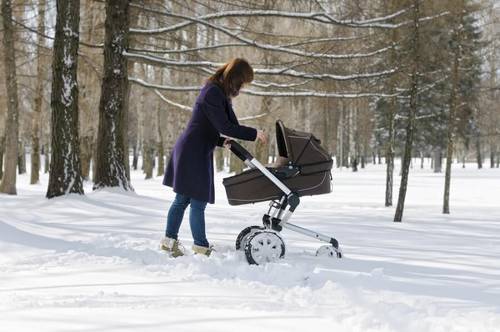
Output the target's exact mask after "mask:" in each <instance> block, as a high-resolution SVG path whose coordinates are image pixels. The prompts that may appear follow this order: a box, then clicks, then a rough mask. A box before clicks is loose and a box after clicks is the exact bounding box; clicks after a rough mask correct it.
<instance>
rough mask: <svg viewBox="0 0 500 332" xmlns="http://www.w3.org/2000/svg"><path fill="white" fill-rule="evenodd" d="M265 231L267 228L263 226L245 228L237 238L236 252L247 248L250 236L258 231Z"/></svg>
mask: <svg viewBox="0 0 500 332" xmlns="http://www.w3.org/2000/svg"><path fill="white" fill-rule="evenodd" d="M263 229H265V228H264V227H262V226H249V227H247V228H244V229H243V230H242V231H241V232H240V234H238V237H237V238H236V250H243V249H244V248H245V245H246V243H245V242H246V240H247V239H248V236H249V235H250V234H252V233H255V232H256V231H260V230H263Z"/></svg>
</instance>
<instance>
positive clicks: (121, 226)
mask: <svg viewBox="0 0 500 332" xmlns="http://www.w3.org/2000/svg"><path fill="white" fill-rule="evenodd" d="M453 173H454V176H453V180H452V192H451V210H452V214H451V215H443V214H441V204H442V192H443V189H442V188H443V182H444V181H443V175H442V174H434V173H432V172H431V171H430V170H428V169H427V170H420V169H414V170H413V171H412V173H411V177H410V184H409V190H408V195H407V199H406V210H405V214H404V222H403V223H394V222H392V218H393V215H394V208H385V207H383V198H384V175H385V170H384V167H383V165H376V166H374V165H369V166H368V168H367V169H365V170H361V171H360V172H358V173H352V172H350V171H349V170H345V169H344V170H343V171H338V170H335V171H334V173H333V176H334V180H333V183H334V192H333V193H332V194H329V195H324V196H316V197H306V198H303V199H302V202H301V205H300V206H299V208H298V209H297V211H296V213H295V215H294V216H293V218H292V220H291V221H293V222H294V223H296V224H297V225H300V226H304V227H307V228H311V229H314V230H317V231H319V232H322V233H325V234H329V235H333V236H335V237H336V238H337V239H338V240H339V241H340V243H341V246H342V249H343V252H344V255H345V257H344V258H343V259H341V260H337V259H330V258H326V257H322V258H318V257H315V255H314V253H315V251H316V249H317V248H318V247H319V246H320V245H321V244H320V243H319V242H315V241H314V240H312V239H309V238H306V237H303V236H302V235H300V234H295V233H291V232H289V231H286V230H285V231H283V237H284V239H285V242H286V244H287V254H286V258H285V259H283V260H282V261H281V262H280V263H275V264H267V265H265V266H249V265H248V264H247V262H246V260H245V259H244V257H243V254H242V253H241V252H236V251H235V250H234V240H235V238H236V235H237V234H238V233H239V231H240V230H241V229H243V228H244V227H246V226H249V225H253V224H259V223H260V219H261V216H262V214H263V213H264V211H265V210H266V208H267V204H266V203H262V204H256V205H248V206H238V207H232V206H229V205H228V204H227V201H226V198H225V193H224V189H223V187H222V185H221V181H222V177H223V176H224V175H225V174H218V175H217V183H218V187H217V188H216V190H217V201H216V204H215V205H209V206H208V208H207V211H206V214H207V232H208V238H209V240H210V241H211V243H213V244H214V245H215V246H216V248H217V252H216V253H215V254H213V255H212V257H210V258H206V257H201V256H193V255H190V256H185V257H181V258H177V259H173V258H169V257H167V256H166V255H165V254H164V253H162V252H160V251H159V250H158V242H159V239H160V237H161V236H162V234H163V231H164V224H165V216H166V213H167V209H168V207H169V203H170V201H171V200H172V198H173V194H172V192H171V190H169V188H166V187H163V186H162V185H161V178H155V179H154V180H148V181H146V180H143V179H142V178H143V176H142V174H140V173H139V172H134V173H133V175H132V176H133V185H134V187H135V189H136V192H135V193H123V192H117V191H99V192H92V191H91V188H90V184H87V185H86V193H87V194H86V195H85V196H76V195H71V196H70V197H65V198H57V199H52V200H47V199H45V198H44V194H45V190H46V184H47V180H48V179H47V177H46V176H43V177H42V183H41V184H40V185H36V186H30V185H29V184H28V183H29V177H28V176H27V175H23V176H21V177H20V178H19V179H18V196H6V195H1V196H0V330H1V331H12V332H14V331H16V332H17V331H37V332H39V331H51V332H55V331H132V330H134V331H161V330H162V331H205V332H206V331H218V332H219V331H239V332H243V331H252V332H255V331H289V332H290V331H301V332H303V331H363V332H366V331H416V332H423V331H443V332H445V331H446V332H448V331H474V332H476V331H480V332H486V331H500V203H499V202H500V198H499V197H500V170H499V169H493V170H492V169H482V170H477V169H476V168H475V167H474V165H472V164H471V165H468V167H467V168H466V169H462V168H461V167H460V166H458V165H456V166H455V168H454V169H453ZM226 175H227V174H226ZM395 182H396V184H399V179H398V178H397V177H396V181H395ZM396 189H397V188H396ZM395 197H397V190H395ZM186 217H187V216H186ZM180 238H181V240H183V242H184V244H185V246H186V247H187V248H188V249H189V248H190V245H191V236H190V231H189V225H188V223H187V220H185V223H184V224H183V226H182V228H181V234H180Z"/></svg>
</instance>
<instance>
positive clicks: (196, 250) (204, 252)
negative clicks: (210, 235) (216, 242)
mask: <svg viewBox="0 0 500 332" xmlns="http://www.w3.org/2000/svg"><path fill="white" fill-rule="evenodd" d="M193 251H194V253H195V254H201V255H205V256H207V257H208V256H210V254H211V253H212V251H215V250H214V247H213V246H209V247H202V246H198V245H196V244H193Z"/></svg>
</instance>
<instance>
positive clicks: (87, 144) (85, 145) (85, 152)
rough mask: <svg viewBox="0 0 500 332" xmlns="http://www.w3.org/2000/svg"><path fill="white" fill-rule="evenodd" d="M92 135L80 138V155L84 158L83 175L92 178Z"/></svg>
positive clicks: (85, 178)
mask: <svg viewBox="0 0 500 332" xmlns="http://www.w3.org/2000/svg"><path fill="white" fill-rule="evenodd" d="M92 151H93V149H92V137H90V136H86V137H82V139H81V140H80V156H81V158H82V177H83V179H84V180H89V179H90V166H91V165H92Z"/></svg>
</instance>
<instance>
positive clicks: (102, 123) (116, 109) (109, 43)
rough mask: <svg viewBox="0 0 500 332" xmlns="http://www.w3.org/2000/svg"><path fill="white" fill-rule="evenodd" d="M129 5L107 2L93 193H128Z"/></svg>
mask: <svg viewBox="0 0 500 332" xmlns="http://www.w3.org/2000/svg"><path fill="white" fill-rule="evenodd" d="M128 29H129V2H128V1H119V0H110V1H107V2H106V21H105V41H104V75H103V80H102V86H101V99H100V102H99V128H98V134H97V160H96V174H95V183H94V189H99V188H104V187H121V188H123V189H125V190H131V189H132V187H131V185H130V183H129V177H128V176H127V175H128V174H127V173H128V151H127V142H126V135H127V125H126V121H127V106H128V105H127V98H128V76H127V59H126V58H125V56H124V52H125V50H126V49H127V47H128Z"/></svg>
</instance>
